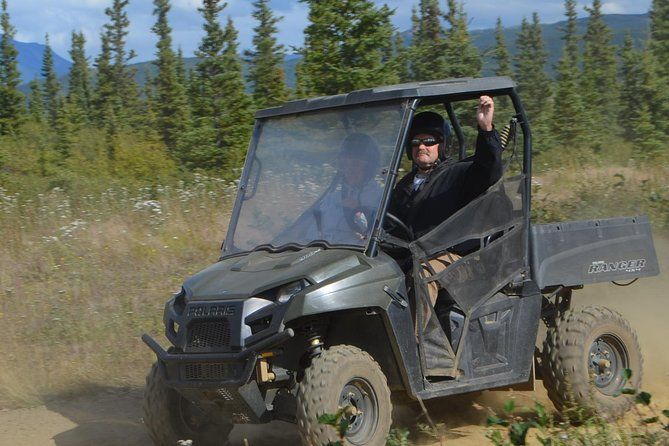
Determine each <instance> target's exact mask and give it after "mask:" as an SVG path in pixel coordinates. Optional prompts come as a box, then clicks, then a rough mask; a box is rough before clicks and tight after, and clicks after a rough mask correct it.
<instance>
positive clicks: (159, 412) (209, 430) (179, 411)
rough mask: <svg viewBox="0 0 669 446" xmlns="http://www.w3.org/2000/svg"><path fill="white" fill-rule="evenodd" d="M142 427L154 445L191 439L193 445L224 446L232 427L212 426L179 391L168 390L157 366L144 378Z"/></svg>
mask: <svg viewBox="0 0 669 446" xmlns="http://www.w3.org/2000/svg"><path fill="white" fill-rule="evenodd" d="M143 409H144V424H145V425H146V427H147V429H148V430H149V436H150V437H151V439H152V440H153V443H154V444H155V445H156V446H174V445H176V444H177V442H178V441H179V440H193V446H214V445H215V446H224V445H227V444H228V436H229V435H230V431H232V428H233V425H232V424H215V423H213V422H211V420H209V418H208V417H207V416H206V414H204V413H203V412H202V411H200V410H199V409H198V408H197V407H196V406H195V405H194V404H192V403H191V402H190V401H188V400H187V399H186V398H184V397H183V396H182V395H181V394H180V393H179V392H177V391H176V390H174V389H172V388H171V387H168V386H167V384H166V383H165V380H164V379H163V375H162V373H161V371H160V367H159V365H158V363H154V364H153V366H152V367H151V371H150V372H149V374H148V375H147V377H146V388H145V391H144V404H143Z"/></svg>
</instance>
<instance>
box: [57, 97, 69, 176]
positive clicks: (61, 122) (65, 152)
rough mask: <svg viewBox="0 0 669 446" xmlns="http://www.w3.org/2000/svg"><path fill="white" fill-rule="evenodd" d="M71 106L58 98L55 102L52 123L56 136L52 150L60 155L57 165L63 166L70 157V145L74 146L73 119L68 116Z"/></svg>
mask: <svg viewBox="0 0 669 446" xmlns="http://www.w3.org/2000/svg"><path fill="white" fill-rule="evenodd" d="M72 107H73V104H71V103H69V102H67V101H65V100H63V98H62V97H58V98H57V100H56V119H55V121H54V123H53V129H54V131H55V134H56V142H55V144H54V149H55V150H56V152H57V153H58V154H59V155H60V159H59V160H58V161H57V162H58V164H61V165H62V164H64V161H65V160H66V159H67V158H69V157H70V152H71V150H72V144H74V124H73V121H74V119H73V118H72V117H71V116H70V115H71V113H72Z"/></svg>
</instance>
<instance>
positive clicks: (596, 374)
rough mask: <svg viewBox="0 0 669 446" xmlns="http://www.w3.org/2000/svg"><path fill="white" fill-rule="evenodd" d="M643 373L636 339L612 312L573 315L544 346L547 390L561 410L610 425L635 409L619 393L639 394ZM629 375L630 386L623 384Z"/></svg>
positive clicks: (590, 309)
mask: <svg viewBox="0 0 669 446" xmlns="http://www.w3.org/2000/svg"><path fill="white" fill-rule="evenodd" d="M642 368H643V359H642V357H641V348H640V347H639V341H638V340H637V337H636V333H634V330H632V328H631V327H630V325H629V323H628V322H627V321H626V320H625V319H624V318H623V317H622V316H621V315H620V314H618V313H616V312H615V311H612V310H609V309H608V308H604V307H585V308H580V309H571V310H569V311H568V312H566V313H565V314H564V315H563V316H562V317H561V318H560V319H559V320H558V321H557V323H556V326H555V327H552V328H550V329H549V330H548V333H547V335H546V340H545V341H544V348H543V352H542V374H543V377H544V386H545V387H546V390H547V392H548V397H549V398H550V399H551V401H552V402H553V404H554V405H555V407H556V408H557V409H558V410H565V409H570V408H573V407H582V408H585V409H586V410H587V411H588V412H589V413H596V414H598V415H600V416H602V417H604V418H607V419H616V418H619V417H621V416H622V415H623V414H624V413H625V412H626V411H627V410H628V409H629V408H630V407H631V406H632V404H633V399H632V397H630V396H628V395H620V390H621V389H622V388H623V387H628V388H633V389H638V388H639V386H640V385H641V376H642V373H643V370H642ZM625 369H630V370H632V378H631V379H630V381H629V382H625V380H624V378H623V371H624V370H625Z"/></svg>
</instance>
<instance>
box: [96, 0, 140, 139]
mask: <svg viewBox="0 0 669 446" xmlns="http://www.w3.org/2000/svg"><path fill="white" fill-rule="evenodd" d="M128 1H129V0H113V3H112V6H111V7H109V8H106V9H105V14H106V15H107V17H109V23H106V24H105V25H104V34H105V36H106V39H107V44H108V45H109V51H110V63H111V65H110V73H111V79H110V81H111V85H112V88H113V92H112V94H111V96H110V98H109V100H110V101H111V110H112V112H113V116H114V120H115V124H116V125H118V126H122V127H123V126H128V125H135V126H137V125H139V124H140V123H139V122H137V120H138V118H139V113H138V109H139V87H138V85H137V83H136V82H135V80H134V76H135V71H134V70H133V69H130V68H128V62H129V61H130V60H131V59H133V58H134V57H135V52H134V51H132V50H130V51H127V50H126V47H125V45H126V36H127V35H128V27H129V26H130V20H129V19H128V14H127V12H126V10H125V8H126V7H127V6H128Z"/></svg>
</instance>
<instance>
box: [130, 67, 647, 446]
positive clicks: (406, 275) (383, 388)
mask: <svg viewBox="0 0 669 446" xmlns="http://www.w3.org/2000/svg"><path fill="white" fill-rule="evenodd" d="M483 94H486V95H490V96H493V97H495V100H496V102H497V104H500V105H501V104H506V108H508V109H509V110H511V109H513V111H512V112H509V118H510V121H509V122H510V126H511V127H510V131H506V132H505V134H504V138H506V139H507V141H506V149H505V152H504V160H505V165H506V171H505V175H504V176H503V178H502V179H501V180H500V181H499V182H497V183H496V184H494V185H493V186H491V187H490V188H489V189H488V190H487V191H486V192H485V193H484V194H482V195H480V196H479V197H477V198H476V199H474V200H473V201H472V202H470V203H469V204H468V205H467V206H465V207H464V208H462V209H460V210H459V211H458V212H457V213H456V214H454V215H453V216H452V217H450V218H449V219H448V220H446V221H445V222H443V223H442V224H441V225H439V226H437V227H436V228H435V229H434V230H432V231H431V232H429V233H428V234H426V235H424V236H422V237H420V238H418V239H414V237H413V236H412V234H411V233H410V231H409V230H408V228H406V226H405V225H403V224H402V222H401V221H399V219H397V217H395V216H393V215H392V214H390V213H389V212H388V204H389V200H390V196H391V193H392V190H393V187H394V185H395V182H396V180H397V178H398V172H399V171H400V166H401V162H402V159H403V154H404V150H405V145H406V139H407V134H408V131H409V126H410V123H411V121H412V117H413V116H414V114H415V113H416V110H417V109H418V108H419V107H429V108H430V109H432V110H434V109H435V108H436V109H439V110H441V111H442V112H443V114H444V115H445V116H446V115H447V116H448V121H450V126H451V127H452V129H453V132H454V134H455V135H456V138H454V143H453V144H452V145H451V150H452V151H453V156H454V159H456V160H457V159H465V158H467V156H468V153H467V151H468V147H467V143H466V139H467V134H468V133H470V134H471V128H470V130H468V128H467V125H465V124H468V123H464V122H463V123H461V122H460V121H459V120H458V116H459V115H461V116H462V117H470V116H469V115H472V114H473V113H472V107H471V104H472V103H471V102H467V101H473V100H476V99H477V98H478V97H479V96H480V95H483ZM503 98H506V99H503ZM461 102H462V104H460V103H461ZM499 108H502V107H500V106H498V109H499ZM463 110H464V111H463ZM467 110H468V111H467ZM500 113H501V112H500V111H499V110H498V112H497V114H496V122H497V123H498V125H500V123H502V124H503V120H502V119H501V118H502V117H501V116H500ZM352 154H353V155H355V156H354V157H353V162H352V161H351V155H352ZM531 156H532V139H531V134H530V126H529V122H528V119H527V116H526V115H525V111H524V110H523V106H522V103H521V101H520V98H519V96H518V94H517V92H516V90H515V85H514V83H513V82H512V81H511V80H510V79H509V78H506V77H493V78H483V79H452V80H443V81H435V82H421V83H412V84H403V85H396V86H386V87H379V88H373V89H367V90H360V91H354V92H352V93H349V94H341V95H336V96H328V97H321V98H315V99H307V100H300V101H294V102H289V103H287V104H285V105H283V106H280V107H276V108H271V109H266V110H261V111H259V112H257V114H256V124H255V129H254V132H253V137H252V140H251V143H250V147H249V151H248V155H247V158H246V164H245V166H244V170H243V173H242V177H241V180H240V183H239V189H238V192H237V197H236V201H235V205H234V208H233V211H232V215H231V218H230V224H229V228H228V232H227V235H226V239H225V242H224V244H223V247H222V251H221V255H220V259H219V260H218V262H216V263H215V264H213V265H211V266H210V267H208V268H206V269H204V270H203V271H201V272H199V273H197V274H195V275H194V276H193V277H191V278H189V279H187V280H186V281H185V282H184V284H183V287H182V288H181V291H180V292H179V293H177V294H176V295H174V296H173V297H172V298H171V299H170V300H169V301H168V302H167V304H166V306H165V312H164V324H165V335H166V337H167V339H168V340H169V342H170V343H171V344H172V345H171V346H170V347H169V348H168V349H166V350H165V349H163V347H161V345H160V344H159V343H158V342H156V341H155V340H154V339H152V338H151V337H150V336H148V335H144V336H143V338H142V339H143V340H144V342H145V343H146V344H147V345H148V346H149V347H150V348H151V349H152V350H153V352H154V353H155V354H156V356H157V361H156V363H155V364H154V365H153V368H152V369H151V372H150V374H149V375H148V377H147V388H146V393H145V403H144V411H145V423H146V425H147V427H148V429H149V432H150V434H151V437H152V438H153V440H154V442H155V444H156V445H164V446H167V445H170V446H172V445H174V444H176V442H177V440H179V439H191V440H193V442H194V444H195V445H196V446H197V445H220V444H225V443H226V442H227V438H228V435H229V433H230V431H231V430H232V428H233V426H234V425H235V424H242V423H267V422H269V421H271V420H284V421H289V422H293V423H296V424H297V425H298V428H299V432H300V435H301V437H302V440H303V442H304V444H306V445H309V444H311V445H314V446H321V445H324V444H327V443H328V442H329V441H334V440H336V437H335V435H336V434H335V432H334V430H333V429H332V428H330V427H329V426H324V425H321V424H319V423H318V421H317V418H318V416H319V415H322V414H325V413H335V412H337V410H338V409H339V408H346V411H345V416H346V417H347V421H348V423H349V425H348V430H347V433H346V441H347V444H348V443H350V444H354V445H372V446H379V445H383V444H385V441H386V436H387V434H388V431H389V429H390V424H391V412H392V402H391V401H398V400H403V399H404V400H406V399H409V400H414V401H419V402H422V401H423V400H427V399H432V398H440V397H447V396H449V395H455V394H461V393H466V392H472V391H478V390H483V389H491V388H498V387H509V386H513V385H517V384H523V383H528V382H533V381H532V379H533V377H534V376H535V364H536V365H537V366H538V367H537V370H536V371H537V375H538V376H539V377H541V378H542V379H543V382H544V385H545V386H546V388H547V389H548V394H549V396H550V398H551V399H552V401H553V402H554V403H555V405H556V406H557V407H558V408H565V407H569V406H571V405H582V406H585V407H587V408H590V409H591V410H593V411H596V412H598V413H600V414H602V415H605V416H609V417H616V416H619V415H621V414H622V413H623V412H624V411H625V410H627V409H628V408H629V406H630V404H631V401H630V399H629V397H627V396H625V395H622V396H616V395H617V393H619V391H620V389H621V387H622V386H623V385H624V375H623V371H624V370H625V369H628V368H629V369H632V370H633V371H634V374H633V375H632V379H631V381H632V382H631V383H627V384H625V385H627V386H630V387H635V386H638V385H639V383H640V379H641V367H642V358H641V353H640V349H639V345H638V341H637V338H636V335H635V333H634V331H633V330H632V329H631V328H630V326H629V325H628V323H627V322H626V321H625V320H624V319H623V318H622V316H621V315H619V314H617V313H615V312H613V311H611V310H608V309H606V308H602V307H592V306H591V307H585V308H582V309H575V308H571V302H572V291H573V290H576V289H579V288H581V287H582V286H583V285H584V284H588V283H594V282H603V281H622V280H631V279H636V278H638V277H642V276H650V275H655V274H657V273H658V272H659V266H658V262H657V258H656V255H655V251H654V247H653V241H652V238H651V232H650V226H649V222H648V219H647V218H646V217H643V216H636V217H618V218H609V219H600V220H591V221H573V222H559V223H550V224H534V223H532V221H531V218H530V192H531V182H530V180H531ZM351 175H352V177H355V178H347V176H351ZM350 197H353V199H349V198H350ZM337 203H339V204H337ZM347 203H348V204H347ZM351 203H353V204H351ZM402 251H403V252H404V253H405V258H408V259H409V261H408V262H404V263H403V262H399V261H398V260H397V258H398V256H397V253H398V252H402ZM446 251H452V252H458V254H460V255H461V256H462V258H461V259H459V260H457V261H456V262H454V263H453V264H452V265H451V266H450V267H448V268H446V269H445V270H444V271H442V272H440V273H438V274H436V275H430V274H429V273H426V272H425V270H424V269H423V268H422V267H421V265H422V263H423V262H425V261H427V260H428V259H430V258H433V257H435V256H437V255H439V254H441V253H444V252H446ZM390 254H393V255H392V256H391V255H390ZM407 265H408V266H407ZM432 281H438V282H439V284H440V285H441V288H442V291H441V292H440V296H439V299H438V301H437V304H436V306H435V307H434V308H433V306H432V305H431V304H430V301H429V298H428V295H427V291H426V289H427V284H428V283H430V282H432ZM541 322H543V323H544V324H545V325H546V326H547V336H546V339H545V341H544V342H543V349H538V348H535V344H536V343H537V335H538V333H539V325H540V323H541ZM396 397H397V399H396Z"/></svg>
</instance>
